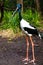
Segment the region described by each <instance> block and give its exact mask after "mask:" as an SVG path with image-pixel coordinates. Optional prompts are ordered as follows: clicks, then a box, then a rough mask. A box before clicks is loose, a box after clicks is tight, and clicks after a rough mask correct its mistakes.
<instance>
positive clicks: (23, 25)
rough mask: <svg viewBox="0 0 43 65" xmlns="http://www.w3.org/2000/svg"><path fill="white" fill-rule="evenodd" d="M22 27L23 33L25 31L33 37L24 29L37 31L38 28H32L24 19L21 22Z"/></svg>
mask: <svg viewBox="0 0 43 65" xmlns="http://www.w3.org/2000/svg"><path fill="white" fill-rule="evenodd" d="M20 27H21V29H22V31H24V33H25V34H27V35H29V36H32V34H30V33H28V31H26V30H24V27H26V28H29V29H33V30H35V29H36V28H34V27H32V26H31V25H30V24H29V23H28V22H27V21H25V20H24V19H22V20H21V21H20Z"/></svg>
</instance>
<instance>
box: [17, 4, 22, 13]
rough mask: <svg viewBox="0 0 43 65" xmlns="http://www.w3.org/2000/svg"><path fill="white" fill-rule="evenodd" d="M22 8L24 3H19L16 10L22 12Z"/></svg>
mask: <svg viewBox="0 0 43 65" xmlns="http://www.w3.org/2000/svg"><path fill="white" fill-rule="evenodd" d="M21 8H22V5H21V4H17V8H16V12H20V11H21Z"/></svg>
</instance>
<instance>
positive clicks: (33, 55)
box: [30, 36, 35, 62]
mask: <svg viewBox="0 0 43 65" xmlns="http://www.w3.org/2000/svg"><path fill="white" fill-rule="evenodd" d="M30 40H31V44H32V57H33V60H31V62H34V61H35V54H34V43H33V41H32V37H31V36H30Z"/></svg>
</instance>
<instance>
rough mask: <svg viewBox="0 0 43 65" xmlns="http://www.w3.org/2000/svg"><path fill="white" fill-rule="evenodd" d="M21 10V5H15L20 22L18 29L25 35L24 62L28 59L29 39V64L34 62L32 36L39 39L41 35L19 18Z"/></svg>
mask: <svg viewBox="0 0 43 65" xmlns="http://www.w3.org/2000/svg"><path fill="white" fill-rule="evenodd" d="M21 8H22V5H21V4H17V8H16V11H15V13H16V12H18V13H19V20H20V27H21V29H22V31H23V32H24V33H25V34H26V45H27V48H26V58H25V59H24V61H29V57H28V55H29V54H28V50H29V41H28V36H29V37H30V41H31V45H32V57H33V59H32V60H31V62H34V61H35V55H34V43H33V41H32V35H37V36H39V37H40V39H41V35H40V33H39V32H38V31H37V29H36V28H35V27H33V26H31V25H30V24H29V23H28V22H27V21H26V20H24V19H23V18H22V16H21Z"/></svg>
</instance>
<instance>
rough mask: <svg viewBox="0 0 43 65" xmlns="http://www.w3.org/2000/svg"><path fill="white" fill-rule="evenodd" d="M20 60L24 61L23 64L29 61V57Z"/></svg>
mask: <svg viewBox="0 0 43 65" xmlns="http://www.w3.org/2000/svg"><path fill="white" fill-rule="evenodd" d="M22 61H23V62H24V64H28V62H29V61H30V59H28V58H23V60H22Z"/></svg>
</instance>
